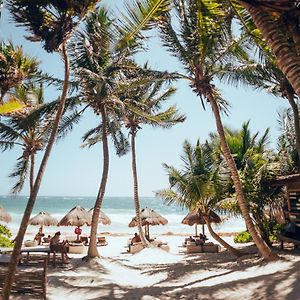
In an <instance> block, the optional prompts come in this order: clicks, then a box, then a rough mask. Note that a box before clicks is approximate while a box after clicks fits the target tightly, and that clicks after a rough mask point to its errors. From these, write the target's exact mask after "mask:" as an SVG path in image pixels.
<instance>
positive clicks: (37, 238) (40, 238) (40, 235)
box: [34, 227, 45, 245]
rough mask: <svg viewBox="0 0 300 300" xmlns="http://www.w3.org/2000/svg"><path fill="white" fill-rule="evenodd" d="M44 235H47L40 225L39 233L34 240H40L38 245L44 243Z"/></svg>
mask: <svg viewBox="0 0 300 300" xmlns="http://www.w3.org/2000/svg"><path fill="white" fill-rule="evenodd" d="M43 236H45V235H44V234H43V232H42V227H40V228H39V231H38V233H37V234H36V235H35V237H34V240H35V241H37V242H38V245H40V244H41V243H42V237H43Z"/></svg>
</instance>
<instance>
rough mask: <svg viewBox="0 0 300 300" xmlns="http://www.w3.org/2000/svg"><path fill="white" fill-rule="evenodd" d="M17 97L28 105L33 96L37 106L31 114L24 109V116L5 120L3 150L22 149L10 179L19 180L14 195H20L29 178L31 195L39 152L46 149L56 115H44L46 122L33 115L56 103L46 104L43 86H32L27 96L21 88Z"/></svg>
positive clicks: (1, 130)
mask: <svg viewBox="0 0 300 300" xmlns="http://www.w3.org/2000/svg"><path fill="white" fill-rule="evenodd" d="M14 94H15V96H16V97H17V98H18V99H21V100H22V102H24V103H26V102H27V101H29V99H28V98H29V97H30V101H31V105H33V103H32V102H33V101H34V102H35V105H33V106H32V107H31V110H29V111H24V110H23V111H22V114H21V115H19V114H17V113H14V114H12V116H11V117H10V118H4V121H3V122H0V148H2V150H3V151H5V150H11V149H13V148H14V147H15V146H20V147H22V155H21V156H20V157H19V158H18V159H17V160H18V162H17V164H16V168H15V171H14V172H13V173H11V174H10V177H12V178H17V182H16V184H15V185H14V187H13V188H12V193H13V194H17V193H19V192H20V191H21V190H22V188H23V186H24V182H25V180H26V179H27V176H28V177H29V191H30V193H31V191H32V189H33V184H34V170H35V156H36V153H37V152H39V151H41V150H43V148H44V146H45V144H46V143H47V138H48V136H49V132H50V128H51V125H52V117H51V115H52V116H53V112H52V114H48V115H47V116H46V117H44V116H42V119H41V118H40V119H37V118H35V117H32V114H35V115H36V110H37V109H38V110H45V109H47V107H49V106H50V105H51V106H52V105H53V104H52V103H51V104H50V105H49V104H48V105H47V104H44V105H43V104H42V103H43V92H42V88H41V87H39V88H35V87H31V88H30V90H27V91H26V93H24V87H20V88H18V89H17V90H16V92H15V93H14ZM33 97H34V98H33ZM37 105H38V106H37ZM28 173H29V175H28Z"/></svg>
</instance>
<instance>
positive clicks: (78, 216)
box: [57, 205, 92, 241]
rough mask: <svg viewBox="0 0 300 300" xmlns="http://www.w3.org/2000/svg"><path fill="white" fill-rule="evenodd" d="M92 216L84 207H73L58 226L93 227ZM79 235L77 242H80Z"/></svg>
mask: <svg viewBox="0 0 300 300" xmlns="http://www.w3.org/2000/svg"><path fill="white" fill-rule="evenodd" d="M91 222H92V217H91V214H90V213H89V212H88V211H86V210H85V209H84V208H83V207H81V206H79V205H77V206H75V207H73V208H72V209H71V210H70V211H69V212H68V213H67V214H66V215H65V216H64V217H63V218H62V219H61V220H60V221H59V223H58V224H57V225H58V226H77V227H81V226H83V225H85V224H86V225H91ZM79 235H80V234H77V241H79Z"/></svg>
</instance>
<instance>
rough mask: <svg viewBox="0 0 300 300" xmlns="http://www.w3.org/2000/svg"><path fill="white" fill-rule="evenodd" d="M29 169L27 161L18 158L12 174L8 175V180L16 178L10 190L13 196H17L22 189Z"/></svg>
mask: <svg viewBox="0 0 300 300" xmlns="http://www.w3.org/2000/svg"><path fill="white" fill-rule="evenodd" d="M28 168H29V159H24V158H23V157H20V158H19V161H18V162H17V164H16V167H15V170H14V171H13V173H11V174H9V177H10V178H17V182H16V183H15V185H14V186H13V188H12V189H11V192H12V193H13V194H18V193H19V192H21V190H22V189H23V186H24V183H25V180H26V177H27V174H28Z"/></svg>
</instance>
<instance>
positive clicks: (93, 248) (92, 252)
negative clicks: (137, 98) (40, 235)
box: [87, 104, 109, 258]
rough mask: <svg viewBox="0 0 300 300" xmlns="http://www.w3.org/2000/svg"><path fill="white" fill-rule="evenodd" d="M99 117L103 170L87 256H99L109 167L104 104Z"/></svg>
mask: <svg viewBox="0 0 300 300" xmlns="http://www.w3.org/2000/svg"><path fill="white" fill-rule="evenodd" d="M100 112H101V117H102V148H103V170H102V178H101V183H100V187H99V191H98V195H97V199H96V202H95V205H94V211H93V216H92V224H91V234H90V244H89V249H88V254H87V256H88V258H94V257H100V255H99V252H98V249H97V228H98V222H99V215H100V209H101V206H102V202H103V197H104V194H105V188H106V183H107V178H108V169H109V151H108V141H107V127H106V121H107V120H106V111H105V107H104V104H102V105H101V107H100Z"/></svg>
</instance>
